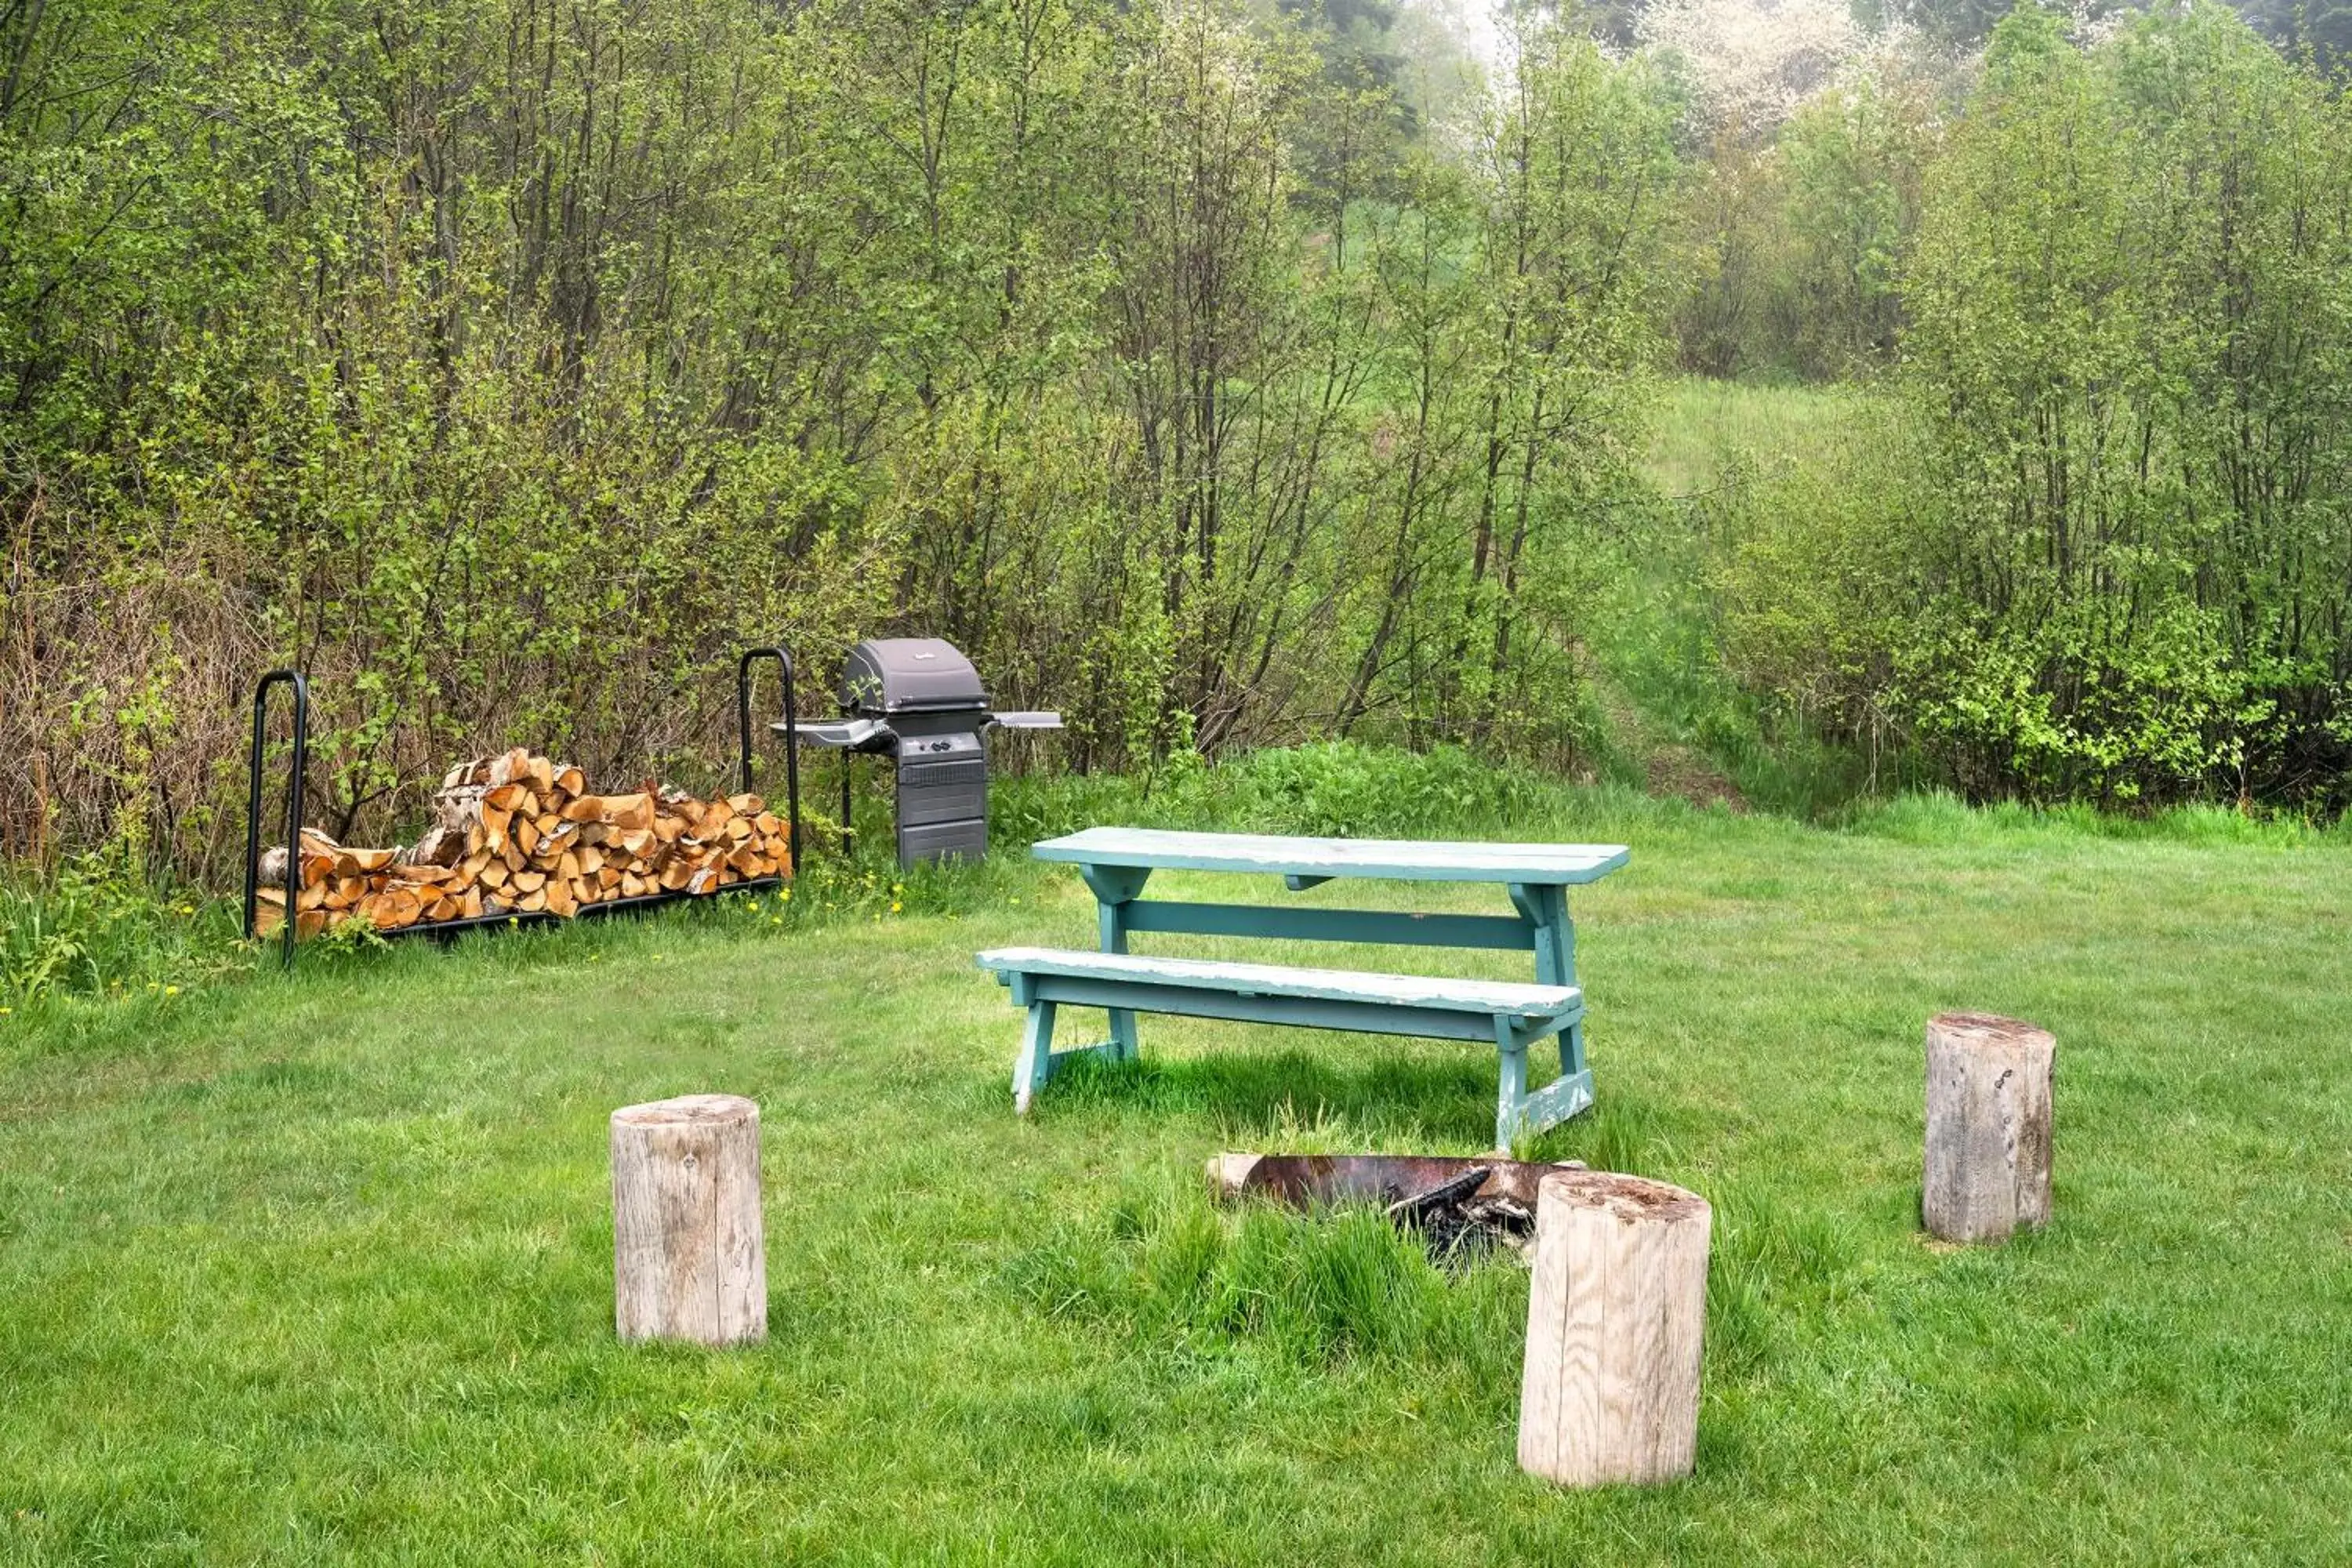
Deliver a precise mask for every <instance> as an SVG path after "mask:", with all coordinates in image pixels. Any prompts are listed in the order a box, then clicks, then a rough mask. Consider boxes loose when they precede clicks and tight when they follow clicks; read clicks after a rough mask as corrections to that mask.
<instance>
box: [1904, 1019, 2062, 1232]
mask: <svg viewBox="0 0 2352 1568" xmlns="http://www.w3.org/2000/svg"><path fill="white" fill-rule="evenodd" d="M2057 1059H2058V1042H2057V1041H2056V1040H2055V1039H2053V1038H2052V1037H2051V1036H2050V1033H2049V1031H2047V1030H2045V1029H2037V1028H2035V1027H2034V1026H2032V1025H2031V1024H2023V1023H2020V1022H2019V1021H2018V1020H2016V1019H2015V1018H1997V1017H1994V1016H1991V1015H1990V1014H1987V1013H1945V1014H1941V1015H1939V1016H1937V1017H1934V1018H1931V1019H1929V1020H1928V1021H1927V1177H1926V1180H1925V1182H1924V1183H1923V1184H1922V1186H1921V1188H1920V1202H1919V1210H1920V1218H1921V1219H1922V1220H1923V1221H1924V1222H1925V1223H1926V1224H1927V1229H1928V1231H1929V1232H1930V1233H1932V1234H1933V1235H1935V1236H1937V1237H1942V1238H1943V1239H1944V1240H1946V1241H2000V1240H2003V1239H2005V1238H2006V1237H2008V1236H2009V1235H2010V1234H2011V1232H2013V1231H2014V1230H2016V1229H2017V1227H2018V1226H2042V1225H2047V1224H2049V1223H2050V1140H2051V1119H2052V1108H2051V1096H2050V1078H2051V1069H2052V1068H2053V1065H2054V1064H2055V1063H2056V1061H2057Z"/></svg>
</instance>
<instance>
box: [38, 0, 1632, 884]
mask: <svg viewBox="0 0 2352 1568" xmlns="http://www.w3.org/2000/svg"><path fill="white" fill-rule="evenodd" d="M1298 16H1299V19H1297V20H1285V19H1284V18H1283V17H1281V16H1276V15H1273V14H1271V13H1270V10H1269V9H1268V8H1256V9H1253V8H1250V7H1246V6H1244V5H1239V4H1235V3H1233V0H1152V3H1150V4H1146V5H1124V4H1110V3H1108V0H1006V3H1005V4H1003V5H984V6H983V5H973V6H951V7H938V6H929V5H910V4H898V3H895V0H886V3H884V4H880V5H867V4H857V3H848V0H815V3H814V4H812V5H799V6H786V7H776V6H766V5H749V4H743V3H741V0H652V3H650V4H646V5H629V6H620V5H607V4H597V3H590V4H586V5H570V4H566V5H554V4H551V3H550V0H453V3H451V4H447V5H436V6H432V7H427V8H423V9H418V8H415V7H407V8H403V7H392V8H389V9H387V8H384V7H381V6H379V7H356V6H350V5H323V6H313V7H308V8H300V9H298V10H297V11H296V12H293V13H289V12H287V11H286V10H285V9H284V8H283V7H278V6H272V5H264V4H257V3H253V0H218V3H214V4H204V5H186V6H182V5H164V4H161V3H159V0H131V3H128V4H124V5H110V6H104V7H98V8H95V9H93V8H89V7H79V6H47V7H43V6H40V5H34V6H31V7H29V8H28V7H25V6H13V7H6V8H0V214H5V216H0V408H5V419H0V526H5V531H6V537H7V554H8V566H7V569H6V572H5V586H0V595H5V614H0V757H5V759H6V765H5V766H0V857H7V858H32V859H35V860H37V861H39V862H41V863H43V864H44V865H47V866H50V867H54V866H55V865H56V864H58V861H59V859H60V858H61V857H63V856H65V855H68V854H69V853H71V852H73V851H74V850H75V849H77V848H78V847H86V846H89V845H93V844H97V843H100V842H112V843H116V844H121V845H123V846H127V847H129V849H130V850H131V853H132V854H133V856H134V858H145V859H146V860H148V861H149V863H150V864H151V865H152V866H154V867H157V868H161V867H163V866H164V865H165V864H167V863H168V864H170V865H173V866H176V867H178V868H180V869H182V870H183V871H186V872H194V873H199V874H206V875H211V876H214V877H218V876H219V875H220V874H221V873H222V872H223V871H224V870H225V869H226V866H227V864H228V862H229V860H230V858H231V852H232V849H233V847H234V844H235V839H236V828H237V826H238V824H237V822H236V814H235V812H234V810H233V809H231V805H230V803H231V802H232V801H233V799H234V794H235V790H236V783H237V780H236V757H237V755H238V753H239V752H240V750H241V744H242V735H241V733H240V731H241V728H242V723H243V719H244V711H243V709H244V696H245V693H246V692H247V690H249V689H250V684H251V681H252V680H253V679H254V677H255V676H257V674H258V673H259V672H260V671H261V670H262V669H264V668H268V666H270V665H272V664H294V665H298V666H299V667H300V668H304V669H306V670H308V671H309V672H310V676H311V678H312V680H313V686H314V690H315V692H316V696H317V700H318V714H317V720H318V723H317V731H316V740H317V742H318V752H319V755H320V763H319V766H318V776H316V777H315V778H313V780H312V781H311V784H312V798H313V800H314V801H315V802H317V803H318V820H319V821H320V825H321V826H326V827H327V828H328V829H329V830H331V831H332V832H335V833H337V834H339V835H343V834H352V833H357V834H362V835H365V836H368V837H386V836H389V835H391V834H393V833H394V832H396V831H398V830H399V829H400V827H401V826H403V819H404V817H413V816H414V814H415V808H416V805H417V804H418V801H419V798H420V793H421V788H422V786H423V785H424V784H426V783H427V782H429V781H431V780H434V779H436V778H437V777H438V775H439V774H440V773H441V772H442V771H443V770H444V768H446V765H447V764H448V763H450V762H451V761H453V760H455V759H456V758H457V757H460V756H463V755H466V754H469V753H472V752H477V751H478V750H481V749H485V748H488V747H492V746H497V745H503V744H509V743H519V742H528V743H530V744H531V745H533V746H534V747H538V748H541V749H544V750H548V751H551V752H561V753H562V754H564V755H566V756H568V757H570V758H572V759H573V760H576V761H578V762H579V763H582V764H583V766H585V767H587V768H588V769H589V771H590V772H591V773H592V775H593V776H595V777H598V778H606V777H616V778H619V779H622V780H633V779H634V778H635V777H636V776H638V774H639V773H641V772H642V771H646V770H651V771H655V772H658V773H665V774H668V775H672V776H675V777H676V778H677V782H679V783H681V784H698V783H699V782H701V781H702V779H704V778H705V777H707V775H708V774H709V773H711V772H712V771H714V769H715V765H716V763H717V760H718V759H719V757H722V756H723V755H724V754H725V752H726V742H727V740H728V738H729V737H728V736H727V731H728V730H729V729H730V720H731V691H730V682H729V679H728V678H729V676H730V673H731V666H732V657H733V655H734V652H735V651H736V649H738V648H739V647H741V646H743V645H745V644H747V643H755V642H756V643H767V642H771V641H773V640H776V639H777V638H778V637H782V639H783V640H785V641H786V642H787V643H789V644H790V645H791V646H792V647H793V648H794V649H795V650H796V651H797V652H798V653H799V654H801V655H802V656H803V659H804V660H805V662H806V663H807V664H808V665H809V667H810V668H811V670H812V673H813V674H814V675H815V676H817V677H819V678H820V679H821V678H823V677H824V676H825V675H827V674H829V673H830V671H831V669H832V668H834V667H835V658H836V657H837V655H838V653H839V651H840V649H841V647H843V645H844V644H845V642H846V641H847V640H849V639H850V638H852V637H856V636H858V635H864V634H869V633H877V632H887V631H891V630H923V631H935V632H940V633H943V634H945V635H947V636H950V637H953V638H955V639H956V640H957V641H959V642H960V643H961V644H962V645H963V646H965V647H967V648H969V649H970V650H971V652H972V653H973V654H974V655H975V656H976V657H977V658H979V659H980V661H981V663H982V667H983V668H985V669H986V671H987V672H988V675H989V677H990V679H991V682H992V686H993V687H994V689H995V692H996V695H997V696H998V697H999V699H1000V700H1005V701H1007V702H1011V703H1034V704H1037V705H1041V706H1044V705H1052V706H1059V707H1062V708H1064V709H1065V710H1067V711H1068V712H1069V714H1070V716H1071V718H1072V721H1073V732H1072V737H1071V747H1072V750H1071V752H1070V754H1071V755H1072V757H1073V759H1074V760H1075V761H1076V762H1077V763H1079V765H1081V766H1086V767H1095V766H1125V765H1130V764H1139V765H1154V764H1156V763H1159V762H1160V760H1161V759H1163V758H1165V757H1167V756H1169V755H1171V754H1177V753H1181V752H1184V751H1185V750H1187V749H1188V748H1192V747H1199V748H1202V749H1203V750H1208V751H1218V750H1222V749H1225V748H1230V747H1241V746H1246V745H1250V744H1255V743H1262V742H1265V741H1268V740H1283V739H1289V738H1294V737H1297V736H1300V735H1312V734H1316V733H1321V732H1329V731H1348V732H1352V733H1356V734H1359V735H1360V736H1363V737H1366V738H1373V739H1396V740H1406V741H1410V742H1413V743H1417V744H1419V743H1431V742H1445V741H1456V742H1474V743H1476V744H1479V745H1481V746H1484V747H1486V748H1488V749H1490V750H1497V751H1517V752H1527V753H1530V754H1532V753H1535V752H1548V753H1549V754H1553V755H1559V754H1562V753H1564V752H1569V751H1570V750H1572V748H1573V747H1574V745H1575V743H1576V740H1577V737H1576V734H1575V732H1574V729H1573V723H1572V721H1573V719H1574V716H1575V714H1576V713H1577V711H1578V704H1577V702H1576V701H1575V700H1574V693H1575V690H1576V689H1577V686H1578V683H1579V679H1580V670H1579V668H1578V667H1577V663H1576V657H1575V647H1576V643H1575V637H1574V635H1573V622H1572V617H1573V616H1574V613H1575V607H1576V599H1575V595H1574V593H1573V592H1572V589H1573V586H1574V583H1575V574H1574V571H1573V563H1574V561H1575V559H1576V555H1575V552H1574V551H1573V550H1572V549H1571V548H1570V546H1572V544H1573V542H1574V541H1575V539H1576V538H1577V536H1578V534H1579V532H1580V531H1581V530H1582V529H1584V528H1585V527H1587V526H1588V525H1589V524H1590V523H1591V519H1592V517H1593V514H1594V512H1595V510H1597V508H1598V506H1599V504H1600V503H1599V501H1597V500H1596V499H1595V498H1596V497H1598V496H1603V495H1605V494H1606V493H1607V491H1608V489H1609V488H1610V487H1611V486H1612V484H1622V475H1623V473H1624V471H1625V469H1626V468H1627V466H1628V465H1627V458H1626V456H1625V454H1626V452H1627V451H1628V450H1629V449H1630V443H1628V442H1627V441H1626V440H1625V439H1624V438H1623V437H1624V432H1625V429H1626V426H1628V424H1629V422H1630V418H1631V411H1632V409H1633V407H1634V406H1635V405H1637V403H1638V397H1639V390H1640V380H1641V372H1642V370H1643V367H1644V366H1645V365H1646V364H1647V363H1648V362H1649V360H1650V359H1651V357H1652V356H1653V353H1654V349H1655V346H1656V342H1657V339H1656V334H1655V331H1654V318H1655V315H1656V301H1657V299H1658V297H1659V295H1660V293H1661V291H1662V290H1663V289H1664V287H1665V278H1666V274H1665V272H1664V269H1663V268H1661V267H1659V266H1658V265H1656V264H1655V251H1656V247H1657V245H1658V242H1659V238H1660V235H1661V231H1662V224H1663V221H1664V210H1665V203H1666V201H1667V199H1668V197H1669V195H1670V193H1671V190H1672V186H1673V184H1674V180H1673V174H1674V168H1673V163H1672V159H1671V153H1670V147H1669V142H1668V138H1667V112H1666V110H1665V108H1664V100H1663V99H1662V97H1661V95H1660V94H1659V92H1658V91H1657V89H1656V87H1655V84H1654V82H1653V81H1652V79H1650V78H1649V76H1648V75H1647V74H1646V72H1645V70H1644V69H1643V67H1641V66H1640V65H1639V64H1636V63H1625V62H1616V61H1612V60H1610V59H1608V58H1604V57H1603V56H1602V54H1601V52H1600V51H1599V50H1598V49H1597V48H1596V47H1594V46H1593V45H1591V43H1590V42H1589V41H1588V40H1586V39H1585V38H1583V37H1581V35H1580V34H1579V33H1578V32H1577V31H1576V30H1575V29H1574V28H1572V27H1570V26H1563V25H1561V24H1560V23H1559V21H1558V20H1557V19H1545V18H1541V17H1537V16H1528V17H1526V18H1523V19H1522V20H1521V21H1520V22H1519V23H1517V24H1515V25H1514V26H1513V28H1512V30H1511V34H1510V37H1511V43H1512V47H1513V49H1514V51H1515V53H1516V56H1517V58H1518V60H1519V68H1518V70H1517V75H1516V78H1515V80H1514V84H1513V85H1514V88H1515V90H1513V91H1512V92H1510V93H1507V94H1504V93H1492V94H1483V95H1475V96H1474V97H1473V98H1472V99H1470V100H1465V102H1464V103H1463V104H1462V105H1461V109H1462V113H1461V115H1460V117H1459V120H1460V122H1459V123H1455V124H1451V125H1449V126H1447V127H1446V128H1445V133H1444V137H1443V138H1442V139H1438V138H1433V137H1432V138H1422V139H1418V140H1417V139H1416V138H1415V137H1414V136H1413V135H1412V134H1411V132H1412V129H1413V127H1414V126H1415V124H1416V123H1417V121H1415V119H1414V117H1413V116H1412V115H1411V114H1409V113H1406V112H1405V110H1406V109H1408V108H1409V107H1410V106H1409V105H1406V104H1404V103H1403V102H1402V99H1401V96H1400V95H1401V93H1402V89H1401V88H1400V87H1399V86H1398V85H1397V83H1396V80H1395V75H1396V73H1395V72H1393V71H1392V70H1391V71H1388V72H1386V73H1385V74H1383V73H1381V72H1377V71H1375V72H1371V73H1370V75H1363V74H1360V73H1357V72H1355V71H1353V70H1351V69H1349V68H1347V60H1348V59H1349V58H1351V57H1350V56H1349V50H1350V49H1356V50H1358V51H1359V52H1360V49H1361V47H1364V46H1361V45H1360V42H1359V43H1355V44H1351V43H1349V41H1348V39H1346V38H1342V37H1338V36H1336V35H1333V36H1330V37H1324V36H1321V35H1317V36H1315V37H1302V35H1301V31H1300V29H1301V28H1313V27H1316V26H1321V24H1320V23H1319V22H1318V21H1317V19H1316V17H1317V16H1318V13H1316V12H1315V11H1314V10H1313V9H1312V8H1311V7H1310V8H1307V9H1306V10H1303V11H1301V12H1300V13H1299V14H1298ZM1364 25H1365V26H1370V25H1371V24H1370V22H1366V23H1365V24H1364ZM1318 50H1319V51H1320V53H1318ZM1530 692H1534V693H1546V694H1549V693H1555V692H1557V693H1560V694H1562V700H1559V701H1554V700H1550V699H1549V696H1547V697H1546V698H1545V700H1536V701H1531V700H1524V698H1523V694H1525V693H1530ZM1564 718H1565V720H1566V721H1565V722H1564ZM19 759H24V760H26V763H28V765H24V766H19V765H18V762H19Z"/></svg>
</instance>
